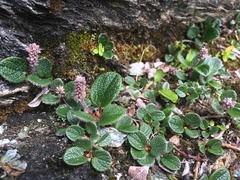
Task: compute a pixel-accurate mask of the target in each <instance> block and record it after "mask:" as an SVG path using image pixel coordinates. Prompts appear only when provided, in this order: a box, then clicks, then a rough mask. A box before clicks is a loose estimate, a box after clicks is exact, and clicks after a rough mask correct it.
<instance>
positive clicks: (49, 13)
mask: <svg viewBox="0 0 240 180" xmlns="http://www.w3.org/2000/svg"><path fill="white" fill-rule="evenodd" d="M238 2H239V1H238V0H231V1H227V0H225V1H211V2H210V1H201V0H198V1H191V0H180V1H177V0H174V1H166V0H160V1H155V0H140V1H137V0H122V1H116V0H113V1H112V0H111V1H110V0H81V1H79V0H43V1H38V0H24V1H18V0H12V1H9V0H0V12H1V13H0V22H1V28H0V39H1V42H0V47H1V50H2V52H1V54H0V59H2V58H4V57H7V56H10V55H23V54H24V48H25V47H26V44H29V43H30V42H33V41H39V40H40V39H41V38H42V37H47V38H59V37H62V36H63V35H65V34H67V33H69V32H72V31H102V30H104V29H106V28H108V29H111V30H113V31H123V32H124V31H134V30H139V29H143V30H145V31H148V30H150V29H155V30H157V29H160V28H162V26H164V24H166V23H169V22H170V21H172V20H177V21H178V22H182V21H192V20H195V21H196V20H202V19H204V18H205V17H206V16H213V17H220V18H222V19H223V20H225V21H226V20H227V19H229V18H231V17H232V16H233V15H234V14H235V13H236V11H237V10H238V9H239V8H240V4H239V3H238ZM176 25H177V24H176Z"/></svg>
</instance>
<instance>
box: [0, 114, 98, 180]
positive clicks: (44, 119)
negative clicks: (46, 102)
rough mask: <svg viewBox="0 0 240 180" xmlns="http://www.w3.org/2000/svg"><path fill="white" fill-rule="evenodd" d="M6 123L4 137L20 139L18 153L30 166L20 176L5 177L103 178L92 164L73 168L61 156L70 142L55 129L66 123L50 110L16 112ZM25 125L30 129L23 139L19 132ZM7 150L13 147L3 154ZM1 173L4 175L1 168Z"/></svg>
mask: <svg viewBox="0 0 240 180" xmlns="http://www.w3.org/2000/svg"><path fill="white" fill-rule="evenodd" d="M6 122H7V127H8V129H7V130H5V131H4V133H3V135H1V136H2V137H1V139H4V138H6V139H9V140H12V139H17V141H18V145H17V146H18V147H17V149H18V154H20V155H21V159H22V160H24V161H26V162H27V164H28V166H27V169H26V171H25V172H24V173H23V174H21V175H20V176H18V177H15V178H14V177H9V176H7V177H5V178H4V179H19V180H28V179H35V180H38V179H39V180H41V179H68V180H81V179H83V180H86V179H88V180H91V179H94V180H98V179H103V177H102V174H101V173H99V172H96V171H95V170H93V169H92V167H91V165H90V164H89V163H86V164H84V165H82V166H76V167H70V166H67V165H66V164H65V163H64V162H63V160H62V156H63V154H64V151H65V149H66V148H67V144H69V143H68V142H67V139H66V138H64V137H57V136H56V135H55V132H56V130H57V129H58V128H60V126H63V125H64V123H62V122H58V121H55V120H54V119H53V117H52V114H51V113H45V112H42V113H41V112H39V113H32V112H25V113H23V114H17V113H13V114H12V115H11V116H10V117H9V119H8V120H7V121H6ZM25 126H26V127H28V128H29V131H28V133H27V135H28V137H26V138H23V139H20V138H19V137H18V133H19V132H20V131H21V130H23V128H24V127H25ZM7 149H10V147H5V148H4V149H3V150H2V149H0V155H1V156H2V155H3V154H5V151H6V150H7ZM0 174H1V175H2V174H3V170H2V169H0Z"/></svg>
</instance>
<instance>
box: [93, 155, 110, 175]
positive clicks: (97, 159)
mask: <svg viewBox="0 0 240 180" xmlns="http://www.w3.org/2000/svg"><path fill="white" fill-rule="evenodd" d="M93 156H94V158H93V159H92V161H91V163H92V166H93V167H94V168H95V169H96V170H97V171H100V172H103V171H106V170H108V169H110V167H111V164H112V158H111V155H110V154H109V153H108V152H107V151H104V150H96V151H94V152H93Z"/></svg>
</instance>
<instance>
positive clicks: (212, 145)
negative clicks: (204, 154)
mask: <svg viewBox="0 0 240 180" xmlns="http://www.w3.org/2000/svg"><path fill="white" fill-rule="evenodd" d="M205 146H207V147H208V152H209V153H212V154H215V155H222V154H223V149H222V142H221V141H220V140H218V139H211V140H209V141H208V142H207V143H206V145H205Z"/></svg>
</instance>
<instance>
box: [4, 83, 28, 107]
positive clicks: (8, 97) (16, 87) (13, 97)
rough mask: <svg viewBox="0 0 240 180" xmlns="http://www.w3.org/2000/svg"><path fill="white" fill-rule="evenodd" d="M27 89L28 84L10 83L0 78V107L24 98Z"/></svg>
mask: <svg viewBox="0 0 240 180" xmlns="http://www.w3.org/2000/svg"><path fill="white" fill-rule="evenodd" d="M28 91H29V86H28V85H26V84H24V83H21V84H10V83H7V82H6V81H3V80H1V79H0V107H3V106H10V105H12V104H13V103H14V102H15V101H19V100H23V99H25V98H26V96H27V93H28Z"/></svg>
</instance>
